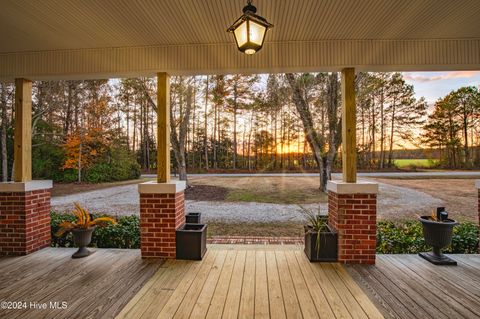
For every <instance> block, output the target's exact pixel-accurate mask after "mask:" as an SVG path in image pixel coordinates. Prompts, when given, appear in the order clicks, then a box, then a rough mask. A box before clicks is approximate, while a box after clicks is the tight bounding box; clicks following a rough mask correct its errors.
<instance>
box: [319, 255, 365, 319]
mask: <svg viewBox="0 0 480 319" xmlns="http://www.w3.org/2000/svg"><path fill="white" fill-rule="evenodd" d="M320 267H321V268H322V270H323V272H324V273H325V275H326V276H327V277H328V279H329V280H330V281H331V282H332V284H333V286H334V287H335V290H336V291H337V293H338V295H339V296H340V299H341V300H342V301H343V303H344V305H345V307H346V308H347V309H348V312H349V313H350V315H351V316H352V318H368V317H367V315H366V314H365V312H364V311H363V309H362V307H360V305H359V304H358V302H357V300H356V299H355V297H354V296H353V295H352V294H351V292H350V290H349V289H348V287H347V286H345V284H344V282H343V280H342V279H341V278H340V277H339V276H338V274H337V273H336V271H335V269H333V268H332V267H331V265H329V264H323V263H322V264H321V265H320Z"/></svg>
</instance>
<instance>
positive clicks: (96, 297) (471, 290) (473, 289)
mask: <svg viewBox="0 0 480 319" xmlns="http://www.w3.org/2000/svg"><path fill="white" fill-rule="evenodd" d="M222 247H225V249H222ZM73 252H74V250H73V249H56V248H48V249H47V250H45V251H41V252H39V253H38V254H31V255H29V256H24V257H12V258H14V259H11V258H0V269H2V272H1V273H0V280H1V279H4V280H5V282H0V287H2V288H0V299H1V300H10V299H11V298H22V299H25V297H26V296H28V300H35V301H40V302H42V301H50V300H60V301H61V300H64V299H63V298H66V299H69V300H66V301H67V302H68V303H69V307H68V309H67V310H65V311H51V310H48V311H43V312H41V313H40V312H31V311H30V312H19V311H15V312H13V311H2V310H0V317H1V318H2V319H3V318H6V319H11V318H12V319H14V318H37V317H38V318H43V317H48V318H58V319H60V318H72V317H82V318H112V317H114V316H115V315H117V313H118V315H117V317H118V318H157V317H159V318H172V317H175V318H189V317H191V318H204V317H206V316H208V317H216V318H237V317H238V318H253V317H255V316H256V317H257V318H259V317H271V318H284V317H286V318H302V317H305V318H309V317H313V318H315V317H330V318H336V319H338V318H350V317H354V318H357V317H362V318H367V317H368V318H381V317H382V314H383V315H384V316H385V317H386V318H407V319H410V318H420V317H421V318H431V317H435V319H443V318H477V317H478V315H477V314H478V313H480V298H479V296H480V285H479V284H478V283H479V282H480V271H479V270H480V267H478V265H479V261H480V257H479V256H478V255H475V256H466V255H455V256H452V257H453V258H454V259H456V260H457V261H458V263H459V265H458V266H457V267H442V266H434V265H432V264H430V263H428V262H426V261H424V260H423V259H421V258H419V257H418V256H416V255H390V256H384V255H379V256H377V264H376V265H375V266H368V265H355V266H346V267H345V266H343V265H340V264H321V263H310V262H308V260H307V259H306V258H305V256H304V255H303V252H302V251H301V250H300V249H299V248H298V247H296V248H294V249H292V247H286V248H285V249H282V246H280V245H276V246H274V247H269V246H265V245H252V246H249V245H241V246H236V245H225V246H221V245H218V246H216V248H215V249H210V247H209V251H208V252H207V255H206V256H205V258H204V260H203V261H180V260H170V261H167V262H165V263H163V264H160V263H158V261H151V260H143V259H141V258H140V252H139V251H138V250H115V249H113V250H110V249H99V250H98V251H97V252H96V253H95V254H93V255H92V256H89V257H88V258H84V259H80V260H73V259H71V258H70V255H71V254H72V253H73ZM22 271H24V273H21V272H22ZM5 274H8V276H6V275H5ZM16 276H18V277H16ZM12 296H13V297H12ZM379 311H380V312H379ZM433 314H434V315H433Z"/></svg>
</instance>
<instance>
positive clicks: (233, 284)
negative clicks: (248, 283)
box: [223, 250, 247, 319]
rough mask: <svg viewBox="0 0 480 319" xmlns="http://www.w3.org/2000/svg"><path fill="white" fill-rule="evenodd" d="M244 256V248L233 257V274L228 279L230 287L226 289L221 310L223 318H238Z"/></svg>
mask: <svg viewBox="0 0 480 319" xmlns="http://www.w3.org/2000/svg"><path fill="white" fill-rule="evenodd" d="M246 257H247V252H246V251H245V250H240V251H238V253H237V258H236V259H235V265H234V266H233V276H232V279H231V281H230V289H229V290H228V295H227V299H226V301H225V308H224V310H223V318H224V319H234V318H235V319H236V318H238V311H239V307H240V298H241V296H242V283H243V280H244V276H243V274H244V271H245V259H246Z"/></svg>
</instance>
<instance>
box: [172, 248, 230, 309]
mask: <svg viewBox="0 0 480 319" xmlns="http://www.w3.org/2000/svg"><path fill="white" fill-rule="evenodd" d="M213 253H214V254H212V255H213V256H212V258H206V259H205V260H204V261H202V268H201V269H200V271H199V272H198V274H197V276H196V278H195V281H194V282H193V283H192V285H191V286H190V289H189V290H188V291H187V293H186V294H185V296H184V298H183V300H182V302H181V304H180V306H179V307H178V309H177V311H176V313H175V316H174V317H173V318H189V317H190V313H191V312H192V309H193V307H194V306H195V303H196V302H197V299H198V296H199V295H200V293H201V292H202V289H203V286H204V284H205V281H206V280H207V278H208V276H209V274H210V272H211V271H212V269H213V267H214V265H215V261H217V263H218V260H219V259H222V260H223V259H224V258H225V255H226V252H224V251H223V252H222V251H213Z"/></svg>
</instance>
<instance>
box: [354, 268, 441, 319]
mask: <svg viewBox="0 0 480 319" xmlns="http://www.w3.org/2000/svg"><path fill="white" fill-rule="evenodd" d="M347 269H348V271H349V273H350V275H352V277H353V278H354V280H355V281H356V282H357V283H358V284H359V285H360V286H361V287H362V288H363V291H364V292H366V294H367V295H368V296H369V297H370V300H372V301H374V302H375V303H376V304H377V308H379V309H380V310H383V311H382V313H383V315H384V317H386V318H405V319H416V318H418V317H421V318H432V316H431V315H430V314H428V313H426V312H425V311H424V310H423V308H421V307H420V306H419V305H417V304H416V303H415V302H414V301H413V300H412V299H411V298H410V296H409V295H408V294H406V293H405V292H404V291H402V290H401V289H399V288H398V287H397V286H396V285H395V284H394V283H393V282H392V281H391V280H390V278H387V277H385V276H384V275H383V273H382V272H380V271H379V270H378V269H377V267H376V266H364V265H351V266H349V267H348V268H347Z"/></svg>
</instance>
